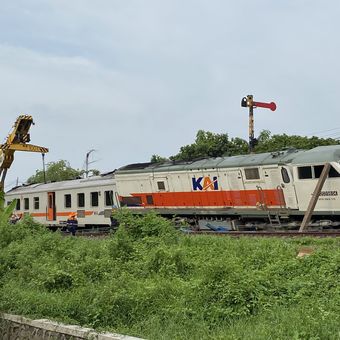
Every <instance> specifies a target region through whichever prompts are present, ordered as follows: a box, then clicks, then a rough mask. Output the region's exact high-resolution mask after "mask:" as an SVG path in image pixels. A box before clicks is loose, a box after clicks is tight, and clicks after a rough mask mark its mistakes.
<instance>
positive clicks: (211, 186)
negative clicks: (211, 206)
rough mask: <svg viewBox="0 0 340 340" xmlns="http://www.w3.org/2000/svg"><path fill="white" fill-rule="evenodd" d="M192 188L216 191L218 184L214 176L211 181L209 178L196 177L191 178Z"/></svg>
mask: <svg viewBox="0 0 340 340" xmlns="http://www.w3.org/2000/svg"><path fill="white" fill-rule="evenodd" d="M192 188H193V189H194V190H201V191H204V190H218V182H217V176H214V177H213V179H212V180H211V178H210V177H209V176H205V177H198V178H195V177H193V178H192Z"/></svg>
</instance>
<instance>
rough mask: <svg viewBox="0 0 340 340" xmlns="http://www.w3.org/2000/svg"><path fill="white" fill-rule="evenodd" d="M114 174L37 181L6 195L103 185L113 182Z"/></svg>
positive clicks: (15, 188) (10, 191)
mask: <svg viewBox="0 0 340 340" xmlns="http://www.w3.org/2000/svg"><path fill="white" fill-rule="evenodd" d="M113 178H114V174H112V173H110V174H108V175H101V176H91V177H89V178H81V179H74V180H68V181H61V182H51V183H36V184H30V185H22V186H19V187H14V188H13V189H11V190H9V191H7V192H6V195H11V194H15V195H17V194H21V193H25V194H27V193H35V192H36V193H38V192H45V191H58V190H65V189H75V188H86V187H93V186H103V185H109V184H111V183H112V179H113Z"/></svg>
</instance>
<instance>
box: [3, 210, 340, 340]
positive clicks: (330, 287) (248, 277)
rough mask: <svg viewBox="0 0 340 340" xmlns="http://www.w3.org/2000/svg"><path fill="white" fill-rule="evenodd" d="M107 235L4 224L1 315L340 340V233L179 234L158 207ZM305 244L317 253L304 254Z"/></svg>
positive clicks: (188, 332)
mask: <svg viewBox="0 0 340 340" xmlns="http://www.w3.org/2000/svg"><path fill="white" fill-rule="evenodd" d="M117 218H118V219H119V220H120V221H121V227H120V228H119V230H118V232H117V233H116V234H114V235H112V236H111V237H110V238H108V239H104V240H98V239H84V238H72V237H62V236H61V235H59V234H58V233H54V234H53V233H50V232H47V231H46V230H45V229H44V228H43V227H41V226H40V225H38V224H36V223H34V222H33V221H32V220H30V219H26V220H25V221H23V222H21V223H19V224H17V225H5V224H3V225H1V226H0V247H1V251H0V311H3V312H7V313H15V314H22V315H26V316H31V317H39V318H42V317H43V318H52V319H55V320H59V321H63V322H66V323H75V324H80V325H86V326H90V327H94V328H96V329H99V330H108V331H114V332H119V333H125V334H129V335H135V336H141V337H145V338H149V339H340V326H339V325H340V305H339V303H340V285H339V277H340V251H339V246H340V240H339V239H310V238H303V239H274V238H271V239H254V238H239V239H232V238H228V237H214V236H185V235H179V234H178V233H177V232H176V231H175V230H174V229H173V228H172V227H171V225H170V224H169V222H168V221H166V220H164V219H162V218H160V217H158V216H156V215H154V214H150V215H147V216H145V217H141V218H136V217H133V216H131V215H130V214H129V213H127V212H124V211H123V212H121V213H119V215H118V216H117ZM302 246H311V247H313V248H314V249H315V251H314V253H313V254H312V255H311V256H308V257H304V258H297V257H296V256H297V253H298V250H299V249H300V248H301V247H302Z"/></svg>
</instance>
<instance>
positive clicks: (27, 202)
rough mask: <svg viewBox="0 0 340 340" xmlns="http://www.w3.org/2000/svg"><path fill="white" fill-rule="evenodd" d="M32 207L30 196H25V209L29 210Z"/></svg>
mask: <svg viewBox="0 0 340 340" xmlns="http://www.w3.org/2000/svg"><path fill="white" fill-rule="evenodd" d="M29 208H30V201H29V199H28V198H24V209H25V210H29Z"/></svg>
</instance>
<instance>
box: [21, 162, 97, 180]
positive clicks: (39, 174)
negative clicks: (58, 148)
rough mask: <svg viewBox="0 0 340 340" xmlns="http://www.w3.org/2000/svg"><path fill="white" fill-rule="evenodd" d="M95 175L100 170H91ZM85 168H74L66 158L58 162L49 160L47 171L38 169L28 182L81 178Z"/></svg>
mask: <svg viewBox="0 0 340 340" xmlns="http://www.w3.org/2000/svg"><path fill="white" fill-rule="evenodd" d="M90 171H91V173H92V174H93V175H99V171H98V170H90ZM84 172H85V171H84V170H78V169H73V168H72V167H71V166H70V163H69V162H67V161H65V160H60V161H57V162H49V163H47V165H46V171H45V174H44V171H43V170H36V173H35V174H34V175H33V176H31V177H29V178H28V180H27V183H28V184H32V183H44V181H45V180H46V182H59V181H66V180H70V179H76V178H81V177H82V176H83V175H84Z"/></svg>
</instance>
